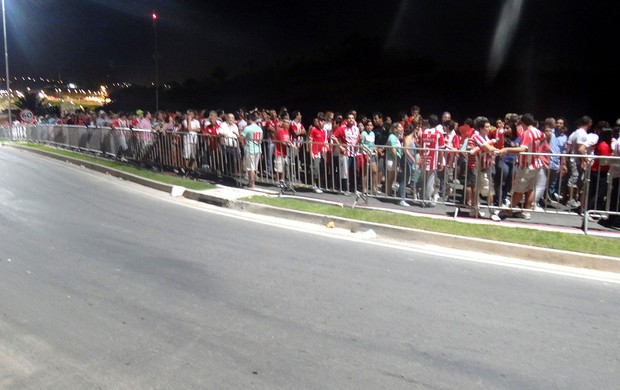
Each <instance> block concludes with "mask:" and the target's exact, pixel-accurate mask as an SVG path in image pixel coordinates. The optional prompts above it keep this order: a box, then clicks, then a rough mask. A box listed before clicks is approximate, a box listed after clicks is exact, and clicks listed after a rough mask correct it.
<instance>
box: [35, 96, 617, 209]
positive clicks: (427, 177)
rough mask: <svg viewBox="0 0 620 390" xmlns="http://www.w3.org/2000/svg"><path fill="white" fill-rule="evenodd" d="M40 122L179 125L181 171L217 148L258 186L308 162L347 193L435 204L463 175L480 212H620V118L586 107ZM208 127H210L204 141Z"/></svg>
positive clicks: (315, 174)
mask: <svg viewBox="0 0 620 390" xmlns="http://www.w3.org/2000/svg"><path fill="white" fill-rule="evenodd" d="M40 121H43V122H45V123H49V124H55V125H57V124H64V125H78V126H87V127H110V128H113V129H131V130H139V131H143V132H152V133H153V134H162V135H163V134H170V133H175V134H179V135H182V139H183V142H182V143H181V144H182V145H180V146H179V147H180V148H182V150H181V151H180V152H179V154H181V155H182V168H183V169H182V172H188V171H191V170H193V169H199V168H200V167H201V166H207V165H208V163H209V161H208V160H207V159H206V157H205V153H204V152H208V151H209V150H212V151H213V150H217V151H218V153H221V156H222V158H223V161H225V164H224V165H225V169H226V172H224V173H226V174H235V173H236V172H240V171H247V172H248V175H249V184H248V185H249V186H250V187H252V186H254V183H255V176H256V175H257V172H258V174H260V175H264V177H269V178H273V179H274V180H275V184H276V185H278V186H284V185H285V181H287V180H291V179H294V176H295V175H296V174H299V169H300V168H302V169H303V171H304V173H305V175H306V176H305V177H306V181H307V182H310V184H311V185H312V188H313V190H314V191H315V192H321V191H323V190H324V189H325V188H327V183H328V182H330V181H331V182H334V183H337V186H336V187H337V189H338V190H339V191H341V192H343V193H345V194H348V193H351V192H355V191H360V192H361V193H362V194H384V195H385V196H394V197H397V198H398V199H400V205H401V206H403V207H407V206H409V205H410V201H411V200H419V201H421V202H423V203H422V204H424V205H427V206H433V205H434V204H435V202H437V201H438V200H439V199H440V198H443V199H444V200H446V199H448V198H449V197H450V196H455V190H454V188H455V184H462V185H463V191H462V193H461V196H462V199H461V203H464V204H465V205H466V206H469V207H470V213H471V215H472V216H476V215H478V216H484V214H485V213H484V212H483V211H482V210H481V208H480V207H479V206H480V205H481V204H485V205H487V206H492V207H490V208H489V211H488V212H489V213H490V216H491V218H493V219H497V220H499V219H500V216H501V213H500V211H499V210H500V209H501V208H506V209H507V210H505V211H502V213H504V214H506V215H508V216H510V215H512V216H514V217H518V218H524V219H529V218H530V210H537V209H539V208H543V207H549V205H558V204H561V205H563V206H565V207H566V208H568V209H572V210H578V211H583V210H605V209H607V210H611V211H614V210H617V209H618V201H619V199H620V198H619V196H618V181H619V179H620V168H619V167H618V166H617V163H615V164H614V163H613V161H612V162H610V161H609V160H605V159H602V158H603V157H612V156H615V157H618V156H620V142H618V141H617V140H618V125H620V123H615V126H613V127H612V126H611V125H610V124H609V123H608V122H605V121H599V122H597V123H596V124H594V122H593V120H592V119H591V118H590V117H588V116H583V117H581V118H579V119H578V120H577V121H576V123H575V125H574V126H572V127H571V126H570V124H569V123H567V120H566V119H565V118H563V117H558V118H553V117H549V118H545V119H544V120H536V119H535V118H534V117H533V116H532V115H531V114H528V113H525V114H522V115H519V114H516V113H509V114H506V115H504V116H502V117H499V118H496V119H491V118H487V117H483V116H479V117H476V118H465V119H464V120H463V121H462V122H457V121H456V120H455V119H454V118H452V116H451V114H450V113H449V112H444V113H443V114H442V115H441V117H439V116H437V115H435V114H431V115H428V116H427V117H423V116H422V113H421V110H420V107H418V106H413V107H411V110H410V111H409V112H401V113H399V115H398V116H397V117H395V118H392V117H390V116H384V115H383V114H382V113H380V112H374V113H372V114H371V115H364V114H360V113H358V112H356V111H355V110H351V111H349V112H347V113H346V114H340V113H336V112H333V111H325V112H319V113H317V114H316V115H315V116H314V117H313V118H311V120H310V121H309V122H307V123H306V125H304V123H303V121H302V114H301V113H300V112H299V111H293V112H290V113H289V111H288V110H287V109H286V108H281V109H279V110H276V109H253V110H250V111H245V110H242V109H240V110H237V111H236V112H234V113H232V112H229V113H227V112H225V111H223V110H213V111H207V110H203V111H194V110H187V111H186V112H164V111H157V112H155V113H154V114H151V113H150V112H144V111H142V110H137V111H135V112H131V113H112V112H110V113H108V112H105V111H103V110H101V111H98V112H90V113H88V112H77V113H74V114H70V115H64V116H63V117H61V118H41V119H40ZM199 135H204V136H207V137H209V138H208V141H207V142H206V145H203V144H202V143H201V142H200V141H199V140H198V137H199ZM123 149H127V145H121V147H120V150H119V152H120V153H119V154H120V155H121V156H120V158H122V150H123ZM203 149H204V150H203ZM207 149H208V150H207ZM241 164H243V165H242V166H241ZM295 164H297V166H296V168H294V169H291V166H295ZM586 173H587V175H586ZM608 174H609V175H610V176H611V178H612V179H613V180H608V176H607V175H608ZM585 178H587V180H586V181H584V179H585ZM608 183H611V190H610V191H608V189H609V187H608ZM408 193H410V194H411V197H410V198H408V197H407V194H408ZM593 215H594V214H593ZM594 216H595V215H594ZM612 219H614V217H612Z"/></svg>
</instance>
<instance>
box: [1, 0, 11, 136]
mask: <svg viewBox="0 0 620 390" xmlns="http://www.w3.org/2000/svg"><path fill="white" fill-rule="evenodd" d="M2 27H3V29H4V62H5V65H6V96H7V100H8V102H9V104H8V109H7V112H8V114H9V116H8V120H9V130H10V129H11V122H12V119H11V84H10V81H9V46H8V44H7V41H6V12H5V9H4V0H2Z"/></svg>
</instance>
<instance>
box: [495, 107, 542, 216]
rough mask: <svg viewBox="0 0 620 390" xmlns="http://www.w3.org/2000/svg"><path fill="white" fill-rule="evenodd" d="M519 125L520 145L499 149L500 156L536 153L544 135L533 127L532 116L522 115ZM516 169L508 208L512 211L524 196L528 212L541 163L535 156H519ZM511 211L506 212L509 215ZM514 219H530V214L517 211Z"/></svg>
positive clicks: (534, 122) (534, 121) (524, 205)
mask: <svg viewBox="0 0 620 390" xmlns="http://www.w3.org/2000/svg"><path fill="white" fill-rule="evenodd" d="M519 122H520V124H521V125H523V136H522V138H521V145H520V146H517V147H509V148H502V149H500V151H499V153H500V154H507V153H522V152H529V153H537V152H538V145H539V144H540V142H541V141H542V139H543V138H544V137H545V135H544V133H543V132H542V131H540V130H539V129H537V128H536V127H535V125H536V120H535V119H534V116H533V115H532V114H529V113H528V114H523V116H522V117H521V119H520V121H519ZM517 164H518V166H517V168H516V174H515V180H514V185H513V194H512V198H511V204H510V206H511V207H510V208H511V210H512V209H514V208H515V207H516V206H517V205H519V203H521V200H522V199H523V197H524V196H525V200H524V202H523V209H524V210H529V209H531V207H532V203H534V188H535V187H536V178H537V176H538V170H539V169H540V168H541V167H542V162H541V161H540V158H539V157H538V156H537V155H531V154H528V155H520V156H519V158H518V160H517ZM511 213H512V211H510V212H508V215H510V214H511ZM514 216H515V217H518V218H523V219H530V213H529V212H528V211H519V212H517V213H515V214H514Z"/></svg>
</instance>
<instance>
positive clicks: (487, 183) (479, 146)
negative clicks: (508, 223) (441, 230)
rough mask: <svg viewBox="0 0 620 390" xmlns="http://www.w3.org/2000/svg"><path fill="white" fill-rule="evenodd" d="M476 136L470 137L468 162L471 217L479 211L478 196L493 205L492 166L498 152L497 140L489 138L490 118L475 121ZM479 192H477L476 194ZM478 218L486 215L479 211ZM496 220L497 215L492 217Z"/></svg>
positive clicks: (467, 195)
mask: <svg viewBox="0 0 620 390" xmlns="http://www.w3.org/2000/svg"><path fill="white" fill-rule="evenodd" d="M474 129H475V132H474V134H473V135H472V136H471V137H469V141H468V150H469V153H470V154H469V155H468V156H467V157H468V161H467V167H468V170H469V171H468V172H467V187H466V190H465V191H466V200H465V203H466V204H467V206H469V207H470V212H469V215H470V216H472V217H475V216H476V210H477V209H478V196H479V195H482V196H484V197H486V199H487V205H489V206H490V205H492V204H493V196H494V195H495V187H494V185H493V177H492V175H491V166H492V165H493V162H494V161H493V154H494V153H495V151H496V150H497V149H496V148H495V146H494V145H495V142H496V140H495V139H490V138H489V132H490V131H491V122H490V121H489V119H488V118H486V117H483V116H479V117H477V118H476V119H475V120H474ZM476 191H477V192H476ZM477 212H478V216H480V217H484V216H485V213H483V212H482V211H480V210H478V211H477ZM491 217H492V218H493V219H494V220H498V219H499V218H494V217H496V215H495V214H492V216H491Z"/></svg>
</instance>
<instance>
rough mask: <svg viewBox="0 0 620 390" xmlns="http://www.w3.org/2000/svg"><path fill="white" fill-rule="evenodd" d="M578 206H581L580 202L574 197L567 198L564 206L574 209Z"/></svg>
mask: <svg viewBox="0 0 620 390" xmlns="http://www.w3.org/2000/svg"><path fill="white" fill-rule="evenodd" d="M579 206H581V202H580V201H578V200H575V199H569V200H568V202H566V207H568V208H571V209H576V208H578V207H579Z"/></svg>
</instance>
